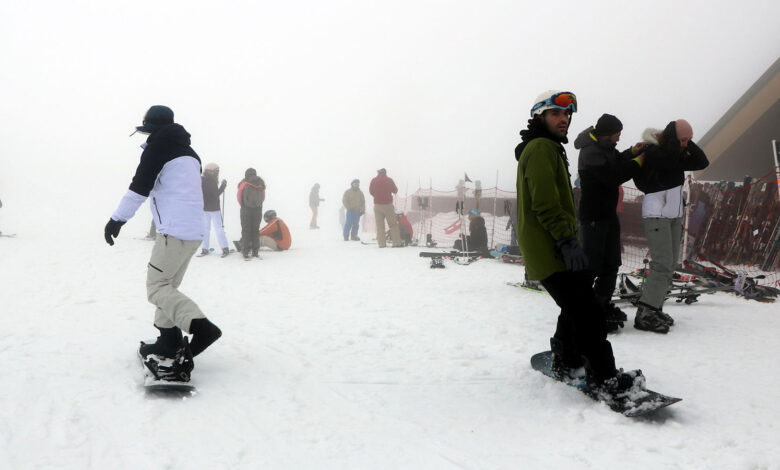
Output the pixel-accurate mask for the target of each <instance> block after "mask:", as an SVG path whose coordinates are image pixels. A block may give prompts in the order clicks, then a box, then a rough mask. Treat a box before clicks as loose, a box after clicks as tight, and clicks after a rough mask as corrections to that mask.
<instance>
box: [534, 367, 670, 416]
mask: <svg viewBox="0 0 780 470" xmlns="http://www.w3.org/2000/svg"><path fill="white" fill-rule="evenodd" d="M531 367H532V368H533V369H534V370H538V371H539V372H541V373H542V374H544V375H546V376H547V377H550V378H552V379H555V380H557V381H559V382H563V383H565V384H566V385H568V386H570V387H574V388H576V389H577V390H579V391H580V392H582V393H584V394H585V395H587V396H589V397H590V398H592V399H594V400H596V401H600V402H602V403H604V404H606V405H607V406H608V407H609V409H611V410H612V411H614V412H616V413H620V414H622V415H623V416H627V417H629V418H637V417H640V416H644V415H647V414H649V413H652V412H654V411H657V410H660V409H662V408H666V407H667V406H670V405H674V404H675V403H677V402H679V401H682V398H676V397H670V396H667V395H662V394H660V393H658V392H654V391H652V390H648V389H646V388H644V386H641V387H639V386H636V385H635V386H634V387H632V388H631V389H629V390H628V391H626V392H625V393H621V394H618V395H617V396H614V397H613V396H605V395H603V394H601V393H599V392H597V391H595V390H592V389H591V388H590V387H588V383H587V381H586V380H585V378H584V377H565V378H561V377H559V376H558V375H556V374H555V372H553V370H552V351H544V352H540V353H537V354H534V355H533V356H532V357H531Z"/></svg>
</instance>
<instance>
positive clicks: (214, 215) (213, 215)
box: [200, 211, 228, 250]
mask: <svg viewBox="0 0 780 470" xmlns="http://www.w3.org/2000/svg"><path fill="white" fill-rule="evenodd" d="M203 224H204V229H205V230H203V233H204V234H205V235H203V244H201V246H200V247H201V248H202V249H204V250H208V249H209V242H210V241H211V240H210V239H211V226H212V225H213V226H214V232H216V234H217V241H218V242H219V247H220V248H222V249H224V248H227V247H228V241H227V237H226V236H225V227H223V226H222V214H221V213H220V211H213V212H204V213H203Z"/></svg>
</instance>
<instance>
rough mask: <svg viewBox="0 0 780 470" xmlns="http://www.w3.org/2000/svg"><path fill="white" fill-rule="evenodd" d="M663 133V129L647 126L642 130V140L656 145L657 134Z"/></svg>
mask: <svg viewBox="0 0 780 470" xmlns="http://www.w3.org/2000/svg"><path fill="white" fill-rule="evenodd" d="M661 133H663V130H661V129H656V128H653V127H648V128H647V129H645V130H644V132H642V142H644V143H646V144H654V145H658V136H659V135H661Z"/></svg>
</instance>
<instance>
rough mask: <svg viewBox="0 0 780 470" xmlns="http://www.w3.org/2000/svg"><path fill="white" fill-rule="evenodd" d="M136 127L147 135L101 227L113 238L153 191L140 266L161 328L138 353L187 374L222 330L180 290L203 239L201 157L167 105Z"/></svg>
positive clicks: (183, 377)
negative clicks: (152, 229) (149, 234)
mask: <svg viewBox="0 0 780 470" xmlns="http://www.w3.org/2000/svg"><path fill="white" fill-rule="evenodd" d="M136 132H141V133H143V134H148V135H149V137H148V138H147V140H146V142H145V143H144V144H142V145H141V147H142V148H143V149H144V151H143V153H142V154H141V162H140V163H139V164H138V168H137V169H136V172H135V176H133V180H132V182H131V183H130V188H129V189H128V190H127V192H126V193H125V195H124V197H122V200H121V201H120V202H119V206H118V207H117V209H116V210H115V211H114V213H113V214H112V215H111V218H110V219H109V220H108V223H107V224H106V227H105V229H104V235H105V239H106V243H108V244H109V245H111V246H113V245H114V238H117V237H118V236H119V230H120V229H121V228H122V225H124V224H125V222H127V221H128V220H130V219H131V218H132V217H133V215H135V213H136V211H137V210H138V208H139V207H140V206H141V204H143V203H144V201H146V199H147V198H151V204H150V206H151V209H152V217H154V222H155V225H156V227H157V238H156V240H155V243H154V247H153V248H152V255H151V258H150V259H149V264H148V267H147V270H146V294H147V299H148V300H149V302H151V303H152V304H153V305H154V306H155V314H154V326H155V328H157V329H158V330H159V331H160V336H159V337H158V338H157V340H156V341H155V342H154V343H150V344H146V343H144V342H141V346H140V348H139V350H138V354H139V355H140V356H141V357H142V358H143V359H144V360H145V362H146V361H147V360H149V359H150V358H151V359H152V360H155V361H157V362H160V361H162V360H165V359H173V361H172V362H171V364H172V365H171V366H170V368H167V367H165V368H164V367H160V368H159V369H158V371H157V372H156V373H155V375H156V376H157V378H158V379H164V380H173V381H184V382H186V381H189V375H190V372H191V371H192V368H193V366H194V363H193V360H192V357H194V356H197V355H198V354H200V353H202V352H203V351H204V350H205V349H206V348H208V347H209V346H210V345H211V344H212V343H213V342H214V341H216V340H217V339H218V338H219V337H220V336H222V332H221V331H220V329H219V328H218V327H217V326H216V325H214V324H213V323H212V322H211V321H210V320H209V319H208V318H206V315H204V314H203V312H202V311H201V309H200V308H199V307H198V305H197V304H196V303H195V302H194V301H193V300H192V299H190V298H189V297H187V296H186V295H184V294H183V293H182V292H181V291H179V285H180V284H181V282H182V280H183V279H184V274H185V273H186V272H187V267H188V266H189V263H190V259H192V255H194V254H195V251H197V249H198V246H199V245H200V243H201V241H202V240H203V191H202V188H201V181H200V172H201V169H200V168H201V167H200V158H199V157H198V154H196V153H195V151H194V150H193V149H192V147H190V134H189V133H187V131H186V130H184V127H182V126H181V125H179V124H175V123H174V122H173V111H172V110H171V109H170V108H168V107H166V106H159V105H157V106H152V107H151V108H149V110H148V111H147V112H146V115H145V116H144V120H143V125H141V126H138V127H136ZM134 133H135V132H134ZM163 181H164V182H165V183H164V184H163V183H161V182H163ZM182 331H185V332H187V333H191V334H192V342H189V341H188V340H187V338H183V337H182ZM152 356H154V357H152ZM147 364H148V363H147Z"/></svg>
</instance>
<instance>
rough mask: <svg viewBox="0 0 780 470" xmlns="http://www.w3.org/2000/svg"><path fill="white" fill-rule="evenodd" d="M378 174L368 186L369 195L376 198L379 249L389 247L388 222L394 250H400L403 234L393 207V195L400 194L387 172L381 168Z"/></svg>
mask: <svg viewBox="0 0 780 470" xmlns="http://www.w3.org/2000/svg"><path fill="white" fill-rule="evenodd" d="M376 173H377V175H376V176H375V177H374V179H372V180H371V184H369V185H368V192H369V194H371V195H372V196H374V219H375V221H376V242H377V244H379V248H384V247H386V246H387V241H386V240H385V220H387V225H388V226H389V227H390V238H391V239H392V241H393V248H398V247H400V246H401V233H400V231H399V229H398V222H397V221H396V220H395V208H394V207H393V194H396V193H397V192H398V188H397V187H396V186H395V181H393V179H392V178H390V177H389V176H387V170H385V169H384V168H381V169H379V170H377V172H376Z"/></svg>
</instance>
